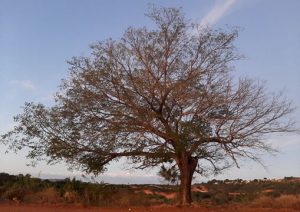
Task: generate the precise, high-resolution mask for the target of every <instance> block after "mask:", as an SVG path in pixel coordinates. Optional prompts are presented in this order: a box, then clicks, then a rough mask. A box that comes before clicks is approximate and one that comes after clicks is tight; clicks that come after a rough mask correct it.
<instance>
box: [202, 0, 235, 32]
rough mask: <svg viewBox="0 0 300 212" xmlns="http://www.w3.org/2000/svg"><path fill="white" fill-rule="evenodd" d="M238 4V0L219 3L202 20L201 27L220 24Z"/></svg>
mask: <svg viewBox="0 0 300 212" xmlns="http://www.w3.org/2000/svg"><path fill="white" fill-rule="evenodd" d="M236 2H237V0H222V1H217V3H216V4H215V5H214V7H213V8H212V9H211V10H210V11H209V13H208V14H207V15H206V16H205V17H204V18H202V19H201V21H200V26H205V27H206V26H211V25H213V24H215V23H216V22H218V20H220V19H221V18H222V17H223V16H224V15H225V14H226V12H227V11H228V10H229V9H230V8H231V7H232V6H233V5H234V4H235V3H236Z"/></svg>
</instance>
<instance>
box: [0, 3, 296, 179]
mask: <svg viewBox="0 0 300 212" xmlns="http://www.w3.org/2000/svg"><path fill="white" fill-rule="evenodd" d="M149 4H154V5H156V6H163V7H181V8H182V10H183V12H184V14H185V15H186V17H187V18H188V19H190V20H192V21H193V22H197V23H199V24H202V25H208V26H211V27H214V28H225V29H228V28H232V27H239V28H240V33H239V37H238V38H237V40H236V42H235V45H236V47H237V49H238V51H239V52H240V53H241V54H243V55H244V56H245V59H243V60H240V61H238V62H236V63H235V64H234V66H235V69H236V72H235V75H237V76H241V77H243V76H248V77H252V78H256V79H260V80H265V81H266V83H267V88H268V92H278V91H280V90H284V91H285V94H286V96H287V97H288V98H289V99H291V100H293V102H294V106H295V107H298V108H300V59H299V58H300V51H299V50H300V13H299V10H300V1H298V0H286V1H282V0H186V1H179V0H172V1H171V0H164V1H158V0H157V1H144V0H139V1H138V0H128V1H123V0H111V1H108V0H107V1H104V0H89V1H84V0H81V1H80V0H51V1H50V0H42V1H41V0H0V134H1V133H5V132H7V131H8V130H9V129H12V127H13V126H14V122H13V117H14V116H15V115H17V114H18V113H20V112H22V105H24V102H41V103H44V104H46V105H51V103H52V100H53V98H52V97H53V94H54V93H55V92H57V91H58V86H59V84H60V81H61V79H63V78H67V77H68V64H67V62H66V61H67V60H69V59H71V58H72V57H73V56H88V55H89V53H90V49H89V45H90V44H92V43H94V42H96V41H101V40H105V39H108V38H113V39H119V38H120V37H121V36H122V34H123V32H124V30H126V28H127V27H129V26H134V27H143V26H146V27H153V23H152V22H151V21H150V20H149V19H148V18H147V17H145V15H144V14H145V12H146V11H147V9H148V8H149ZM293 116H294V118H295V120H296V121H297V126H298V127H299V126H300V124H299V122H300V109H297V110H296V111H295V113H294V114H293ZM267 142H271V143H272V144H273V146H274V147H276V148H277V149H278V150H279V153H278V154H276V155H275V156H271V155H262V159H263V161H264V164H265V166H266V168H263V167H262V166H261V165H259V164H256V163H254V162H251V161H249V160H243V161H241V164H240V165H241V167H240V168H239V169H238V168H232V169H230V170H227V171H225V172H224V173H223V174H221V175H218V176H210V177H208V178H204V177H201V176H199V177H197V178H196V180H195V182H201V181H207V180H209V179H212V178H217V179H236V178H243V179H256V178H264V177H267V178H282V177H284V176H300V163H299V161H300V135H299V134H289V135H280V136H272V137H268V138H267ZM5 151H6V147H5V146H0V172H7V173H11V174H18V173H23V174H25V173H29V174H31V175H33V176H39V177H43V178H64V177H73V176H77V177H78V176H81V174H82V173H80V172H78V171H69V170H68V169H67V167H66V166H65V165H64V164H57V165H55V166H49V165H46V164H44V163H39V164H38V165H37V166H36V167H30V166H27V164H28V163H30V160H28V159H26V153H27V152H26V150H22V151H20V152H18V154H14V153H7V154H6V153H5ZM129 168H130V167H129V166H128V165H127V164H126V163H125V162H124V161H123V162H122V161H121V162H119V163H117V164H112V165H110V167H109V171H107V172H106V173H104V174H103V175H101V176H100V177H98V178H97V180H102V181H105V182H110V183H160V182H162V179H160V178H159V177H158V176H157V170H156V169H154V170H146V171H134V170H130V169H129ZM88 177H90V176H88Z"/></svg>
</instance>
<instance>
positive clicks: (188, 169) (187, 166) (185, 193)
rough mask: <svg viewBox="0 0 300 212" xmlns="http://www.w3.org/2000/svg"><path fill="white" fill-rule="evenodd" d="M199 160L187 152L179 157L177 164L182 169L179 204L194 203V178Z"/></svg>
mask: <svg viewBox="0 0 300 212" xmlns="http://www.w3.org/2000/svg"><path fill="white" fill-rule="evenodd" d="M197 164H198V160H197V159H196V158H193V157H191V156H188V155H187V154H181V155H180V156H179V157H178V158H177V165H178V167H179V170H180V188H179V204H180V205H190V204H191V203H192V201H193V200H192V193H191V187H192V179H193V174H194V172H195V169H196V167H197Z"/></svg>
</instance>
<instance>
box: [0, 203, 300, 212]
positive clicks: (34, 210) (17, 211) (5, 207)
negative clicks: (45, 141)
mask: <svg viewBox="0 0 300 212" xmlns="http://www.w3.org/2000/svg"><path fill="white" fill-rule="evenodd" d="M0 211H1V212H71V211H72V212H73V211H74V212H123V211H127V212H149V211H154V212H156V211H157V212H158V211H161V212H183V211H187V212H219V211H220V212H273V211H274V212H295V211H296V210H291V209H273V208H272V209H271V208H270V209H268V208H246V207H226V208H222V207H214V208H201V207H188V208H179V207H170V206H155V207H139V208H135V207H123V208H97V207H83V206H48V205H11V204H2V205H0Z"/></svg>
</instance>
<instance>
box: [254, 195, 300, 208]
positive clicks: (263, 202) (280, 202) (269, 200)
mask: <svg viewBox="0 0 300 212" xmlns="http://www.w3.org/2000/svg"><path fill="white" fill-rule="evenodd" d="M252 206H254V207H261V208H277V209H278V208H289V209H294V210H299V211H300V196H296V195H281V196H280V197H276V198H274V197H268V196H261V197H260V198H258V199H256V200H254V202H253V204H252Z"/></svg>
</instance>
